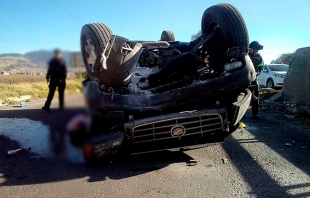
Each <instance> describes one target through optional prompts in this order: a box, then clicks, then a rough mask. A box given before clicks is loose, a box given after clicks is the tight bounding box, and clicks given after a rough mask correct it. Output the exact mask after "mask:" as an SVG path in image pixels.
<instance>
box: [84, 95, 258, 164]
mask: <svg viewBox="0 0 310 198" xmlns="http://www.w3.org/2000/svg"><path fill="white" fill-rule="evenodd" d="M251 96H252V95H251V92H250V91H249V90H245V92H242V93H240V95H239V96H238V97H237V99H236V100H235V102H233V103H232V108H231V109H227V108H212V109H211V108H208V109H201V110H194V111H185V112H178V113H170V114H164V115H160V116H153V117H148V118H143V119H137V120H134V118H133V117H132V116H130V120H129V122H127V123H125V124H124V132H110V133H108V134H103V135H101V136H96V137H94V138H93V139H91V140H90V141H88V142H86V143H85V144H84V147H83V148H84V155H85V158H86V159H87V160H88V161H89V160H92V159H103V158H107V157H110V156H112V155H115V154H117V153H120V152H121V150H122V149H125V150H126V152H129V153H131V154H137V153H145V152H155V151H160V150H176V149H179V148H190V149H193V148H200V147H204V146H206V145H207V144H209V143H217V142H223V141H224V138H225V137H226V136H228V135H229V134H230V133H232V132H233V131H230V129H231V128H233V127H232V126H236V125H237V124H238V122H239V121H240V120H241V118H242V117H243V116H244V114H245V112H246V110H247V109H248V107H249V105H250V101H251Z"/></svg>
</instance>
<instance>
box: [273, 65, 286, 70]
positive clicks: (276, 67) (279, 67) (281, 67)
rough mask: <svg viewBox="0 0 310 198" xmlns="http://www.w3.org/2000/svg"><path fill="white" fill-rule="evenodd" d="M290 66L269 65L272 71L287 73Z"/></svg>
mask: <svg viewBox="0 0 310 198" xmlns="http://www.w3.org/2000/svg"><path fill="white" fill-rule="evenodd" d="M288 67H289V66H288V65H269V68H270V71H287V70H288Z"/></svg>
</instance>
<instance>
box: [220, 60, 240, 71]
mask: <svg viewBox="0 0 310 198" xmlns="http://www.w3.org/2000/svg"><path fill="white" fill-rule="evenodd" d="M241 67H242V62H241V61H237V62H233V63H227V64H225V65H224V69H225V71H232V70H234V69H238V68H241Z"/></svg>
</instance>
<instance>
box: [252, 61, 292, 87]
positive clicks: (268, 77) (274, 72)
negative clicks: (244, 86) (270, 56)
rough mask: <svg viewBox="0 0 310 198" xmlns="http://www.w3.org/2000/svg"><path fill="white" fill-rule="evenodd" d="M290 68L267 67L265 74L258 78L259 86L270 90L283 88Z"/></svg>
mask: <svg viewBox="0 0 310 198" xmlns="http://www.w3.org/2000/svg"><path fill="white" fill-rule="evenodd" d="M288 68H289V66H288V65H285V64H268V65H265V67H264V70H263V72H262V73H261V74H260V75H259V76H257V81H258V84H259V85H260V86H264V87H268V88H275V87H282V86H283V80H284V78H285V75H286V72H287V71H288Z"/></svg>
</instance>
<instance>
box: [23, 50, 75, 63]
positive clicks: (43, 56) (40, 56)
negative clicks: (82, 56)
mask: <svg viewBox="0 0 310 198" xmlns="http://www.w3.org/2000/svg"><path fill="white" fill-rule="evenodd" d="M53 55H54V51H48V50H39V51H32V52H28V53H26V54H24V57H25V58H28V59H29V60H30V61H31V62H33V63H35V64H37V65H39V66H44V67H47V62H48V61H49V60H50V59H51V58H52V57H53ZM62 56H63V58H64V59H65V61H66V63H67V66H68V67H70V66H71V62H70V52H69V51H62Z"/></svg>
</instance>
